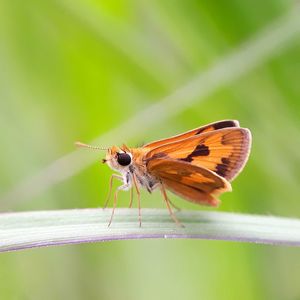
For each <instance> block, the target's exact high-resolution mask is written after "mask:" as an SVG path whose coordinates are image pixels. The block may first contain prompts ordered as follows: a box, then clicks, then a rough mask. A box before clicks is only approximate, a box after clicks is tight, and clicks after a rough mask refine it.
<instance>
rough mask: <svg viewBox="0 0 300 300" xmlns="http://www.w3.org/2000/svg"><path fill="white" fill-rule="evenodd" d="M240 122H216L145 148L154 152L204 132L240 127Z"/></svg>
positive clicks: (150, 144) (147, 145)
mask: <svg viewBox="0 0 300 300" xmlns="http://www.w3.org/2000/svg"><path fill="white" fill-rule="evenodd" d="M239 126H240V125H239V122H238V121H236V120H223V121H218V122H214V123H211V124H208V125H205V126H202V127H199V128H195V129H193V130H190V131H187V132H185V133H183V134H179V135H176V136H173V137H170V138H167V139H162V140H159V141H155V142H152V143H149V144H146V145H144V146H143V148H149V150H152V149H154V148H157V147H159V146H162V145H165V144H168V143H173V142H176V141H180V140H183V139H186V138H189V137H192V136H196V135H199V134H201V133H204V132H209V131H214V130H218V129H222V128H228V127H239Z"/></svg>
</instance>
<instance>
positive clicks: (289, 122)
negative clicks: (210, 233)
mask: <svg viewBox="0 0 300 300" xmlns="http://www.w3.org/2000/svg"><path fill="white" fill-rule="evenodd" d="M293 5H294V4H293V2H292V1H282V0H267V1H258V0H255V1H250V0H246V1H235V0H230V1H225V0H222V1H196V0H195V1H169V0H167V1H130V0H123V1H97V0H89V1H82V0H81V1H79V0H74V1H68V0H56V1H51V0H43V1H39V0H28V1H21V0H1V1H0V34H1V36H0V37H1V40H0V134H1V148H0V165H1V168H0V192H1V193H3V194H4V193H5V192H7V191H9V190H10V189H12V188H13V187H14V186H15V185H16V184H18V183H19V182H21V181H22V180H23V179H25V178H28V177H30V176H32V175H33V174H36V173H37V172H39V170H41V169H43V168H44V167H46V166H47V165H49V164H50V163H51V162H52V161H55V160H56V159H58V158H59V157H61V156H63V155H65V154H67V153H69V152H71V151H73V150H74V141H76V140H82V141H85V142H88V141H91V140H92V139H94V138H96V137H98V136H100V135H102V134H105V133H106V132H108V131H109V130H110V129H112V128H115V127H118V126H121V124H122V122H124V121H126V120H128V119H130V118H131V117H132V116H135V115H137V114H139V111H141V110H143V109H144V108H146V107H148V106H149V105H151V104H153V103H154V102H159V101H160V99H162V98H163V97H165V96H167V95H169V94H171V93H172V92H173V91H174V90H176V89H177V88H179V87H181V86H182V85H184V84H186V83H188V82H189V81H190V80H192V79H193V78H194V77H195V76H197V75H198V74H200V73H201V72H202V71H205V70H208V69H209V68H210V66H212V65H213V64H215V63H216V62H217V61H218V60H220V59H222V57H223V56H224V55H226V54H228V53H231V52H232V51H234V50H235V49H236V48H237V47H239V45H241V44H242V43H243V42H244V41H247V40H248V38H250V37H252V36H253V35H255V34H256V33H257V32H260V31H261V29H263V28H264V27H265V26H268V25H269V24H271V23H272V22H273V21H274V20H276V19H278V18H280V17H281V16H283V15H285V14H287V13H288V12H289V11H291V10H292V9H294V8H293ZM299 78H300V36H298V37H296V38H294V39H293V40H292V41H291V42H290V43H289V45H285V46H283V47H282V49H281V51H279V52H278V53H275V54H274V55H272V56H270V57H268V58H267V59H266V60H265V61H263V62H262V63H260V64H259V65H258V66H256V67H255V68H254V69H253V70H251V71H249V72H247V73H246V74H244V75H243V76H240V77H239V78H238V79H237V80H235V81H234V82H232V83H231V84H230V85H227V86H224V87H222V88H218V89H215V90H214V92H213V93H211V94H210V95H209V96H208V97H206V98H204V99H201V101H199V102H195V104H194V105H193V106H191V107H189V108H188V109H185V110H183V111H181V112H180V113H178V114H176V116H174V117H172V118H170V119H167V118H166V121H164V122H160V124H159V125H156V124H155V116H153V127H152V128H150V129H149V128H147V129H145V131H141V132H143V134H142V135H140V136H135V137H134V138H130V139H127V138H126V135H124V142H126V143H127V144H128V145H133V146H135V145H136V144H140V143H143V142H147V141H151V140H153V139H158V138H163V137H168V136H169V135H172V134H176V133H180V132H182V131H185V130H188V129H191V128H194V127H197V126H199V125H203V124H206V123H209V122H213V121H216V120H220V119H229V118H233V119H238V120H239V121H240V122H241V124H242V126H244V127H248V128H250V129H251V130H252V132H253V137H254V143H253V150H252V154H251V157H250V160H249V163H248V165H247V167H246V168H245V170H244V172H243V173H242V174H241V175H240V176H239V178H238V179H236V180H235V181H234V183H233V190H234V191H233V193H228V194H225V195H223V196H222V197H221V200H222V202H223V203H222V205H221V207H220V208H219V210H220V211H230V212H241V213H257V214H264V215H280V216H288V217H300V201H299V194H300V187H299V178H300V177H299V176H300V171H299V170H300V168H299V167H300V151H299V147H300V139H299V137H300V119H299V114H300V84H299ZM136 126H141V128H142V126H143V124H136ZM117 138H118V140H120V138H121V139H123V136H122V137H119V136H118V137H117ZM113 140H114V137H110V141H113ZM104 146H109V145H104ZM86 155H87V156H91V155H94V156H97V159H100V158H101V155H99V154H98V153H93V154H92V153H90V152H86ZM110 174H111V171H110V170H109V169H108V168H107V166H103V165H99V163H96V162H95V163H94V164H93V165H91V166H89V167H88V168H86V169H84V170H83V171H82V172H80V173H79V174H76V175H75V176H72V177H71V178H68V179H67V180H65V181H63V182H60V183H59V184H57V185H54V186H53V187H51V188H50V189H48V190H47V191H45V192H43V193H40V194H38V195H37V196H35V197H33V198H31V199H26V201H25V200H24V201H20V202H19V201H18V199H14V201H13V202H12V203H3V202H2V203H0V208H1V207H3V210H5V209H7V208H8V209H9V210H14V211H24V210H41V209H65V208H84V207H97V206H100V205H102V204H103V201H104V198H105V194H106V191H107V187H108V180H109V176H110ZM37 188H38V187H37ZM172 199H174V202H175V203H176V204H177V205H178V206H180V207H183V208H189V209H208V208H201V207H198V206H195V205H192V204H189V203H187V202H185V201H183V200H180V199H178V198H176V197H172ZM127 205H128V193H123V194H122V195H121V196H120V201H119V206H127ZM4 207H5V209H4ZM143 207H163V205H162V201H161V200H160V197H159V195H158V194H154V195H151V196H150V195H148V194H147V193H143ZM208 210H211V209H208ZM299 278H300V252H299V249H296V248H288V247H272V246H263V245H255V244H243V243H233V242H220V241H196V240H168V241H165V240H147V241H142V240H140V241H116V242H110V243H99V244H86V245H73V246H64V247H52V248H48V249H46V248H44V249H35V250H27V251H23V252H16V253H6V254H1V255H0V299H131V300H134V299H300V282H299Z"/></svg>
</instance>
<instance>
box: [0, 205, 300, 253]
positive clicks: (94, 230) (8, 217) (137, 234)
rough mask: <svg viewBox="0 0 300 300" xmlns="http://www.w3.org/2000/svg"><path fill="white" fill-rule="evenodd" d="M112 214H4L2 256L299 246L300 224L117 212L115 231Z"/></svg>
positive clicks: (249, 218) (266, 218) (237, 217)
mask: <svg viewBox="0 0 300 300" xmlns="http://www.w3.org/2000/svg"><path fill="white" fill-rule="evenodd" d="M110 214H111V209H106V210H102V209H77V210H59V211H35V212H17V213H4V214H1V215H0V252H6V251H14V250H22V249H27V248H35V247H46V246H52V245H67V244H80V243H88V242H104V241H112V240H130V239H147V238H190V239H212V240H225V241H238V242H254V243H262V244H273V245H289V246H300V220H297V219H289V218H281V217H271V216H257V215H243V214H237V213H224V212H204V211H182V212H178V213H177V215H178V218H179V219H180V220H181V222H182V223H183V224H184V225H185V227H184V228H178V227H177V226H176V225H175V224H174V222H173V221H172V220H171V218H170V216H169V215H168V212H167V211H166V210H161V209H143V223H142V227H141V228H140V227H139V226H138V218H137V215H138V213H137V210H136V209H118V210H117V211H116V214H115V218H114V221H113V223H112V225H111V227H110V228H108V227H107V224H108V220H109V217H110Z"/></svg>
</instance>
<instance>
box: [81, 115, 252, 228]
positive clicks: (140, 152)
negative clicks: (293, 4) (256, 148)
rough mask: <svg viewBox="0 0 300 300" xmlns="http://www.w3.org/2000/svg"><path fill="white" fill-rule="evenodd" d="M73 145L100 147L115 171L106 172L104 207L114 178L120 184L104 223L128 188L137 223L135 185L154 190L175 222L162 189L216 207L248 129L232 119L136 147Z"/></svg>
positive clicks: (243, 156) (243, 158)
mask: <svg viewBox="0 0 300 300" xmlns="http://www.w3.org/2000/svg"><path fill="white" fill-rule="evenodd" d="M76 144H77V146H80V147H86V148H92V149H100V150H106V151H107V153H106V157H105V159H103V163H106V164H107V165H108V166H109V167H110V168H111V169H113V170H114V171H116V172H118V174H113V175H112V176H111V179H110V184H109V193H108V197H107V200H106V204H105V207H106V206H107V203H108V201H109V199H110V197H111V192H112V186H113V181H114V179H118V180H120V181H122V183H123V184H122V185H120V186H119V187H118V188H117V189H116V191H115V193H114V201H113V209H112V214H111V217H110V220H109V223H108V226H110V225H111V222H112V220H113V216H114V212H115V208H116V205H117V199H118V193H119V191H121V190H130V205H129V206H130V207H131V206H132V200H133V191H134V190H135V191H136V193H137V203H138V212H139V215H138V218H139V225H140V226H141V199H140V198H141V196H140V188H145V189H146V190H147V191H148V192H149V193H152V192H153V191H154V190H156V189H159V190H160V191H161V193H162V196H163V199H164V201H165V203H166V206H167V209H168V211H169V213H170V216H171V217H172V219H173V220H174V221H175V223H176V224H178V225H180V226H181V223H180V221H179V220H178V219H177V217H176V215H175V214H174V212H173V210H172V208H171V206H173V207H175V205H173V203H172V202H171V201H170V199H169V196H168V195H167V190H168V191H171V192H173V193H174V194H176V195H178V196H180V197H181V198H183V199H185V200H188V201H191V202H193V203H196V204H201V205H209V206H218V204H219V203H220V201H219V199H218V197H219V196H220V195H221V194H222V193H224V192H230V191H231V190H232V188H231V184H230V182H231V181H232V180H233V179H234V178H236V176H237V175H238V174H239V173H240V172H241V171H242V169H243V168H244V166H245V164H246V162H247V160H248V157H249V153H250V148H251V132H250V130H249V129H247V128H241V127H240V125H239V122H238V121H236V120H224V121H218V122H215V123H211V124H208V125H206V126H203V127H199V128H196V129H193V130H190V131H188V132H185V133H182V134H179V135H176V136H173V137H170V138H167V139H162V140H158V141H154V142H152V143H148V144H146V145H144V146H142V147H139V148H129V147H127V146H126V145H122V146H120V147H117V146H112V147H111V148H101V147H95V146H90V145H86V144H83V143H80V142H77V143H76ZM175 208H176V207H175Z"/></svg>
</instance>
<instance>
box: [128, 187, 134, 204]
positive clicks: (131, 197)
mask: <svg viewBox="0 0 300 300" xmlns="http://www.w3.org/2000/svg"><path fill="white" fill-rule="evenodd" d="M132 202H133V188H131V189H130V202H129V208H132Z"/></svg>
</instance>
